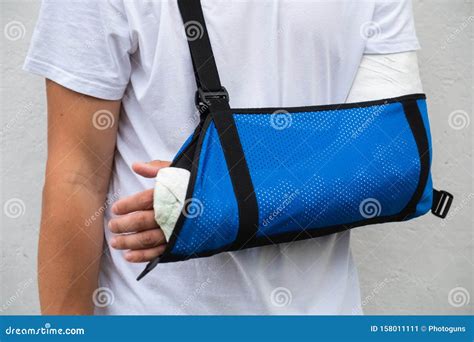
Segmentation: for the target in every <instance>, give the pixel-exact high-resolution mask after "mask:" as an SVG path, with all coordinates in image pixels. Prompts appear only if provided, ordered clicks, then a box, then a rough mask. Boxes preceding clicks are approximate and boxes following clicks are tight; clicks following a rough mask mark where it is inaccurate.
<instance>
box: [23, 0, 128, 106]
mask: <svg viewBox="0 0 474 342" xmlns="http://www.w3.org/2000/svg"><path fill="white" fill-rule="evenodd" d="M135 48H136V44H134V43H133V41H132V39H131V35H130V31H129V26H128V23H127V17H126V15H125V11H124V8H123V3H122V2H121V1H118V0H101V1H97V0H82V1H75V0H72V1H68V0H43V3H42V6H41V10H40V15H39V19H38V22H37V24H36V28H35V32H34V33H33V38H32V41H31V45H30V49H29V51H28V54H27V57H26V60H25V64H24V69H25V70H26V71H29V72H32V73H35V74H38V75H41V76H44V77H45V78H48V79H50V80H52V81H54V82H56V83H59V84H61V85H62V86H64V87H66V88H69V89H71V90H74V91H76V92H79V93H82V94H86V95H90V96H94V97H98V98H101V99H106V100H119V99H121V98H122V97H123V94H124V92H125V89H126V87H127V84H128V81H129V78H130V71H131V56H132V53H133V51H134V50H135Z"/></svg>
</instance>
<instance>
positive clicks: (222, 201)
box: [172, 123, 239, 255]
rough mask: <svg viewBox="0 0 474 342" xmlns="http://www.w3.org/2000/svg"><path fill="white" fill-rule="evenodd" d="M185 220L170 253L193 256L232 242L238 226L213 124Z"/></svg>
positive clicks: (208, 131) (203, 145)
mask: <svg viewBox="0 0 474 342" xmlns="http://www.w3.org/2000/svg"><path fill="white" fill-rule="evenodd" d="M185 208H186V209H185V213H186V216H187V219H186V221H185V222H184V225H183V227H182V229H181V233H180V234H179V237H178V239H177V241H176V245H175V246H174V248H173V251H172V253H173V254H175V255H193V254H194V253H199V252H206V251H208V250H212V249H217V248H220V247H223V246H225V245H227V244H230V243H232V242H233V241H234V240H235V237H236V235H237V230H238V226H239V217H238V208H237V202H236V199H235V196H234V192H233V189H232V183H231V181H230V177H229V174H228V171H227V165H226V161H225V158H224V153H223V151H222V147H221V145H220V142H219V136H218V135H217V131H216V129H215V126H214V124H213V123H211V124H210V126H209V128H208V130H207V131H206V136H205V138H204V141H203V144H202V150H201V156H200V159H199V168H198V173H197V176H196V183H195V186H194V193H193V196H192V199H190V200H188V201H187V205H186V206H185Z"/></svg>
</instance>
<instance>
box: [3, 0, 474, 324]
mask: <svg viewBox="0 0 474 342" xmlns="http://www.w3.org/2000/svg"><path fill="white" fill-rule="evenodd" d="M413 6H414V11H415V17H416V24H417V31H418V37H419V39H420V42H421V44H422V47H423V49H422V50H421V51H420V53H419V63H420V68H421V73H422V79H423V84H424V88H425V92H426V93H427V95H428V97H429V106H430V119H431V129H432V135H433V144H434V151H435V152H434V161H433V175H434V178H435V183H436V184H437V185H438V186H440V187H443V188H445V189H449V191H451V192H453V193H454V194H455V196H456V199H455V203H454V205H453V208H452V214H451V215H450V216H449V217H448V220H445V221H441V220H439V219H437V218H435V217H433V216H431V215H427V216H426V217H423V218H422V219H419V220H415V221H412V222H409V223H405V224H403V225H401V224H389V225H385V226H384V227H383V228H382V227H381V226H379V227H370V228H368V227H366V228H363V229H359V230H355V231H354V233H353V235H352V236H353V241H352V246H353V252H354V255H355V258H356V262H357V264H358V268H359V276H360V280H361V287H362V299H363V307H364V311H365V313H366V314H436V315H439V314H455V315H456V314H472V313H473V303H472V302H473V301H474V299H472V298H471V295H472V296H474V287H473V282H474V280H473V275H474V272H473V270H474V267H473V215H472V212H473V200H474V193H473V186H472V185H473V178H472V177H473V176H472V136H473V134H472V132H473V131H472V127H473V124H472V123H471V116H472V112H473V94H474V91H473V82H472V71H473V56H472V54H473V25H474V18H473V12H472V1H466V0H444V1H426V0H414V4H413ZM38 10H39V1H24V0H23V1H18V0H2V1H1V13H2V14H1V26H0V27H1V29H2V32H1V36H0V42H1V43H0V44H1V46H0V48H1V76H2V77H1V88H0V89H1V90H0V92H1V104H0V108H1V114H0V118H1V127H0V139H1V145H0V165H1V171H0V172H1V183H0V184H1V201H0V205H1V210H2V211H1V212H0V219H1V221H0V222H1V233H0V234H1V235H0V257H1V259H0V294H1V297H0V314H38V313H39V304H38V294H37V285H36V253H37V240H38V234H39V231H38V227H39V218H40V216H39V215H40V208H41V190H42V181H43V176H44V166H45V159H46V109H45V95H44V82H43V80H42V79H40V78H38V77H35V76H31V75H28V74H26V73H24V72H23V71H22V70H21V66H22V63H23V59H24V56H25V54H26V51H27V47H28V43H29V40H30V38H31V34H32V32H33V29H34V25H35V21H36V17H37V14H38Z"/></svg>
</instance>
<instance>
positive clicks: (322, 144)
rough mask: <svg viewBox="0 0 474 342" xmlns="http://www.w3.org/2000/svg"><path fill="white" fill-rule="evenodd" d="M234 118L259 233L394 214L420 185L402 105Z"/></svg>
mask: <svg viewBox="0 0 474 342" xmlns="http://www.w3.org/2000/svg"><path fill="white" fill-rule="evenodd" d="M234 119H235V122H236V125H237V129H238V132H239V136H240V139H241V143H242V147H243V149H244V153H245V156H246V160H247V164H248V167H249V170H250V175H251V178H252V182H253V185H254V188H255V192H256V197H257V202H258V207H259V221H260V226H259V231H258V234H259V235H267V236H271V235H273V234H277V233H283V232H289V231H297V230H304V229H308V228H318V227H327V226H331V225H338V224H344V223H353V222H357V221H361V220H365V219H367V218H372V217H376V216H389V215H394V214H397V213H399V212H400V211H401V210H402V209H403V208H404V207H405V206H406V205H407V203H408V202H409V200H410V199H411V197H412V195H413V193H414V192H415V190H416V187H417V185H418V180H419V175H420V160H419V155H418V150H417V146H416V142H415V140H414V137H413V135H412V132H411V129H410V127H409V124H408V122H407V120H406V118H405V114H404V112H403V107H402V105H401V104H400V103H392V104H384V105H380V106H371V107H365V108H356V109H344V110H337V111H336V110H331V111H318V112H303V113H284V112H280V113H274V114H272V113H269V114H235V115H234ZM208 171H209V170H208ZM427 188H428V187H427ZM425 209H426V208H420V210H425Z"/></svg>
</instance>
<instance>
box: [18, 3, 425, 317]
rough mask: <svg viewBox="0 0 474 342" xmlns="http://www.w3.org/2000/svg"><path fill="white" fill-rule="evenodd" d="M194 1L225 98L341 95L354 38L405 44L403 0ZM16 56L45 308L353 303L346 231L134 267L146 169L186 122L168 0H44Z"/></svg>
mask: <svg viewBox="0 0 474 342" xmlns="http://www.w3.org/2000/svg"><path fill="white" fill-rule="evenodd" d="M202 5H203V10H204V15H205V18H206V22H207V25H208V30H209V35H210V39H211V43H212V45H213V50H214V54H215V59H216V63H217V66H218V68H219V71H220V76H221V81H222V83H223V84H224V85H225V87H226V88H227V89H228V90H229V93H231V94H232V98H231V105H232V106H233V107H278V106H285V107H289V106H305V105H316V104H328V103H342V102H344V101H346V99H347V97H348V95H349V91H350V89H351V85H352V83H353V81H354V78H355V76H356V74H357V71H358V68H359V64H360V61H361V59H362V56H363V54H389V53H397V52H404V51H412V50H416V49H417V48H418V42H417V39H416V34H415V30H414V25H413V19H412V13H411V3H410V1H405V0H401V1H392V2H385V1H374V2H370V1H364V2H356V1H337V2H333V1H327V2H324V1H323V2H321V1H317V2H316V1H315V2H312V1H296V0H286V1H228V0H226V1H224V0H221V1H218V0H203V1H202ZM25 68H26V69H27V70H29V71H32V72H35V73H38V74H41V75H42V76H44V77H45V78H46V79H47V83H46V85H47V87H46V89H47V95H48V161H47V168H46V181H45V187H44V196H43V213H42V224H41V235H40V244H39V286H40V299H41V307H42V312H43V313H44V314H91V313H93V312H95V313H97V314H359V313H361V304H360V295H359V285H358V278H357V272H356V269H355V266H354V264H353V261H352V257H351V254H350V246H349V241H350V234H349V233H348V232H345V233H339V234H334V235H331V236H328V237H323V238H318V239H312V240H307V241H300V242H293V243H288V244H281V245H275V246H266V247H261V248H254V249H249V250H243V251H238V252H232V253H223V254H219V255H216V256H213V257H210V258H203V259H196V260H190V261H187V262H182V263H170V264H163V265H159V267H157V268H156V269H155V270H154V271H153V272H152V273H150V274H149V275H148V276H147V277H146V278H144V279H143V280H142V281H140V282H136V280H135V278H136V276H137V275H138V274H139V273H140V272H141V271H142V270H143V267H144V264H142V263H143V262H145V261H148V260H151V259H153V258H154V257H155V256H157V255H160V254H161V253H162V252H163V250H164V247H165V244H164V242H165V241H164V238H163V233H162V232H161V230H160V229H159V227H158V226H157V225H156V223H155V221H154V219H153V209H152V202H151V199H152V190H151V189H152V188H153V180H152V177H154V176H155V175H156V173H157V172H159V169H160V168H162V167H164V166H166V165H168V164H167V163H168V162H167V161H169V160H171V159H172V158H173V156H174V154H175V153H176V152H177V150H178V149H179V147H180V144H181V143H182V142H183V141H184V140H185V139H186V138H187V136H188V135H189V134H190V133H191V132H192V130H193V129H194V127H195V125H196V124H197V122H198V115H197V113H196V111H195V109H194V104H193V97H194V90H195V82H194V76H193V71H192V63H191V59H190V56H189V51H188V47H187V42H186V36H185V34H184V28H183V23H182V21H181V18H180V14H179V11H178V7H177V3H176V1H174V0H167V1H126V0H124V1H121V0H109V1H81V2H77V1H74V2H72V1H71V2H69V1H51V0H49V1H44V2H43V6H42V9H41V14H40V18H39V22H38V25H37V30H36V32H35V34H34V37H33V42H32V46H31V49H30V52H29V54H28V57H27V60H26V63H25ZM149 160H155V161H154V162H152V163H149V164H147V163H135V162H137V161H149ZM134 163H135V164H134ZM147 189H148V190H147ZM130 196H132V197H130ZM118 198H122V199H121V200H119V201H117V203H115V204H114V205H113V206H112V205H111V203H113V202H115V201H116V200H117V199H118ZM104 227H105V240H104V239H103V237H104ZM104 296H105V297H106V300H103V299H104Z"/></svg>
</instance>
